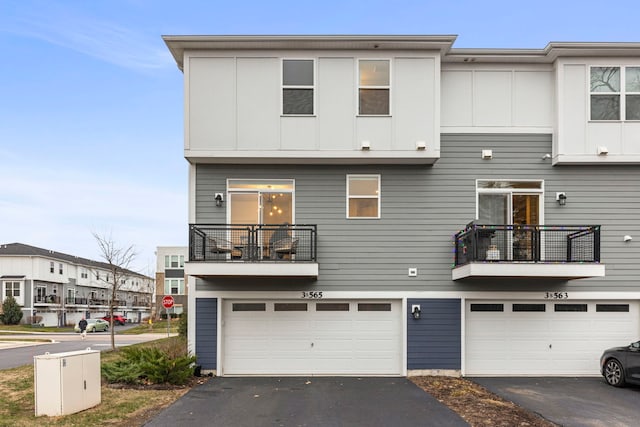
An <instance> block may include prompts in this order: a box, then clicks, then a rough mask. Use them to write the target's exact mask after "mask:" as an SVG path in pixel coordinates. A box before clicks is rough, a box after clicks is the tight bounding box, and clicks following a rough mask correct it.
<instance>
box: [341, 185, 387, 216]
mask: <svg viewBox="0 0 640 427" xmlns="http://www.w3.org/2000/svg"><path fill="white" fill-rule="evenodd" d="M347 218H349V219H353V218H380V175H347Z"/></svg>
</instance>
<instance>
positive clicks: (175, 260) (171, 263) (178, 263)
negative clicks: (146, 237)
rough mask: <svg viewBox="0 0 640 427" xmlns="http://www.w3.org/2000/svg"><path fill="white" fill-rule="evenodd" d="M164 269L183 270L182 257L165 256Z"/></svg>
mask: <svg viewBox="0 0 640 427" xmlns="http://www.w3.org/2000/svg"><path fill="white" fill-rule="evenodd" d="M164 268H184V255H165V256H164Z"/></svg>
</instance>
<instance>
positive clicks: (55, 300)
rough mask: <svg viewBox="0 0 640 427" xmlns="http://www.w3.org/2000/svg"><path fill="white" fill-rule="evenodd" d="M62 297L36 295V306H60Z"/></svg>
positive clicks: (34, 301)
mask: <svg viewBox="0 0 640 427" xmlns="http://www.w3.org/2000/svg"><path fill="white" fill-rule="evenodd" d="M60 300H61V299H60V297H59V296H57V295H36V296H35V297H34V298H33V303H34V304H35V305H60Z"/></svg>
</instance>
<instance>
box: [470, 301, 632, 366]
mask: <svg viewBox="0 0 640 427" xmlns="http://www.w3.org/2000/svg"><path fill="white" fill-rule="evenodd" d="M638 311H639V310H638V303H637V302H629V301H626V302H624V301H615V302H609V301H467V304H466V331H465V336H466V340H465V341H466V363H465V365H466V369H465V374H466V375H468V376H472V375H478V376H480V375H485V376H486V375H498V376H500V375H556V376H572V375H598V374H599V358H600V355H601V354H602V351H603V350H604V349H606V348H609V347H614V346H620V345H626V344H628V343H630V342H631V341H637V340H638V338H640V326H639V324H640V319H639V315H638Z"/></svg>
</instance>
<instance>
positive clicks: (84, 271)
mask: <svg viewBox="0 0 640 427" xmlns="http://www.w3.org/2000/svg"><path fill="white" fill-rule="evenodd" d="M88 277H89V273H87V269H86V268H83V269H82V270H80V278H82V279H87V278H88Z"/></svg>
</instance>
